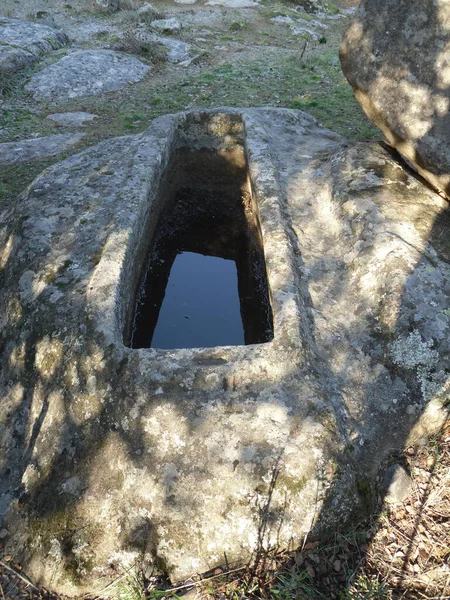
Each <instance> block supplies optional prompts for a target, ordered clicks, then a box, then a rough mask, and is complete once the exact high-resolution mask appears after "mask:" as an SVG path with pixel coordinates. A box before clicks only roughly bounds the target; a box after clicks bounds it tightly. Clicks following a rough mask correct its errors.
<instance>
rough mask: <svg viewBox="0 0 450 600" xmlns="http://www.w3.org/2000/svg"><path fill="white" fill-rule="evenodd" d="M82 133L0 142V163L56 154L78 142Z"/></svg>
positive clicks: (11, 163)
mask: <svg viewBox="0 0 450 600" xmlns="http://www.w3.org/2000/svg"><path fill="white" fill-rule="evenodd" d="M83 136H84V133H61V134H57V135H48V136H45V137H39V138H30V139H28V140H20V141H19V142H4V143H2V144H0V165H20V164H22V163H26V162H30V161H33V160H42V159H43V158H50V157H51V156H58V154H62V153H63V152H65V151H66V150H69V149H70V148H73V147H74V146H76V145H77V144H78V142H79V141H80V140H81V138H82V137H83Z"/></svg>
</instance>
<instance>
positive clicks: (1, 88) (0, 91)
mask: <svg viewBox="0 0 450 600" xmlns="http://www.w3.org/2000/svg"><path fill="white" fill-rule="evenodd" d="M12 88H13V85H12V82H11V75H10V74H8V73H2V72H1V71H0V96H6V94H9V93H10V92H11V91H12Z"/></svg>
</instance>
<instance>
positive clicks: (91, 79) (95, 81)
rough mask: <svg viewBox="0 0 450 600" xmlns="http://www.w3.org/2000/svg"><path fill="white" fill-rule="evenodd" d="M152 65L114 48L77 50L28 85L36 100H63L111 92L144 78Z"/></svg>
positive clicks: (35, 77)
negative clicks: (113, 49)
mask: <svg viewBox="0 0 450 600" xmlns="http://www.w3.org/2000/svg"><path fill="white" fill-rule="evenodd" d="M149 70H150V67H149V66H148V65H146V64H144V63H143V62H141V61H140V60H138V59H137V58H135V57H133V56H127V55H126V54H123V53H121V52H114V51H112V50H77V51H75V52H71V53H70V54H68V55H67V56H64V57H63V58H61V59H60V60H59V61H58V62H56V63H54V64H52V65H50V66H49V67H46V68H45V69H43V70H42V71H39V72H38V73H35V74H34V75H33V76H32V77H31V80H30V81H29V83H27V85H26V86H25V89H26V90H27V91H28V92H30V93H32V94H33V97H34V98H35V100H46V101H49V100H50V101H54V102H58V101H64V100H70V99H72V98H81V97H84V96H93V95H98V94H104V93H106V92H112V91H116V90H119V89H121V88H123V87H126V86H127V85H129V84H130V83H136V82H138V81H140V80H141V79H143V77H145V75H146V74H147V73H148V72H149Z"/></svg>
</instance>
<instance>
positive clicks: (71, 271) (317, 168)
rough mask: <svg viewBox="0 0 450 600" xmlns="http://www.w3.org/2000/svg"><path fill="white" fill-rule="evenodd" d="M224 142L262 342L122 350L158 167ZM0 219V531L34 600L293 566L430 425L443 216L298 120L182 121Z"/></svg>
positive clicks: (439, 356)
mask: <svg viewBox="0 0 450 600" xmlns="http://www.w3.org/2000/svg"><path fill="white" fill-rule="evenodd" d="M242 143H245V148H246V153H247V160H248V167H249V174H250V178H251V180H252V186H253V189H254V194H255V196H256V199H257V202H258V205H259V212H260V220H261V228H262V233H263V237H264V250H265V259H266V267H267V274H268V281H269V285H270V288H271V302H272V310H273V317H274V339H273V341H272V342H270V343H266V344H257V345H254V346H235V347H217V348H209V349H189V350H173V351H171V350H156V349H149V350H146V349H141V350H135V349H131V348H129V347H127V346H126V345H125V343H124V342H126V339H125V340H124V330H125V329H126V321H127V315H129V310H130V306H131V305H132V302H133V289H134V286H135V282H134V280H133V277H135V275H134V273H135V272H136V268H135V265H136V263H139V262H140V261H141V260H142V256H143V250H142V248H143V244H144V243H145V237H146V234H147V232H148V228H146V227H147V226H148V224H149V223H150V225H151V223H152V220H153V219H154V218H155V210H156V208H157V207H155V204H154V203H155V197H156V191H157V189H158V185H159V181H160V178H161V174H162V172H163V170H164V167H165V165H166V164H167V161H168V158H169V157H170V154H171V152H172V151H173V149H174V148H175V147H178V146H180V145H185V146H186V145H187V146H188V147H189V146H192V147H193V148H196V149H197V148H199V147H203V146H204V145H205V144H209V146H210V147H213V148H216V149H217V150H218V151H220V150H221V149H223V148H225V147H232V146H233V145H234V144H242ZM0 222H1V223H2V225H1V229H0V241H1V246H0V248H1V250H0V266H1V271H0V274H1V278H2V280H1V286H0V290H1V291H0V300H1V305H0V347H1V348H2V353H1V380H0V386H1V387H0V394H1V403H0V420H1V421H0V422H1V428H0V515H1V528H2V529H3V530H4V531H6V532H7V534H6V536H5V538H4V542H5V552H7V553H8V554H11V555H13V556H14V557H15V559H16V560H18V561H20V562H21V563H22V564H23V567H24V570H25V572H26V573H27V574H28V575H29V576H31V577H32V578H33V580H34V581H35V583H39V584H43V585H45V586H46V587H49V588H51V589H54V590H58V591H59V592H66V593H70V594H75V593H80V592H83V591H89V592H95V591H99V590H100V589H102V587H103V586H104V585H106V584H107V583H108V582H109V581H111V580H113V579H115V578H116V577H117V576H118V574H121V573H123V572H124V571H123V570H124V569H127V568H133V567H134V566H135V567H141V568H143V569H144V571H147V572H150V571H151V569H152V568H153V567H154V566H156V567H157V568H158V569H161V570H163V571H165V572H166V573H167V574H168V575H169V576H170V577H171V578H172V580H174V581H175V580H179V579H183V578H186V577H188V576H189V575H191V574H193V573H196V572H202V571H206V570H207V569H210V568H213V567H215V566H216V565H218V564H222V563H223V562H224V560H225V559H224V556H225V555H226V557H227V561H229V563H231V564H233V563H234V561H241V560H245V559H246V558H248V557H249V555H250V554H251V552H254V551H255V550H256V549H257V548H260V547H267V546H271V545H275V544H276V545H278V547H293V546H295V545H297V544H299V543H300V542H301V540H302V538H303V536H304V535H305V534H306V533H307V532H309V531H310V530H312V531H315V532H320V531H323V530H324V529H328V528H334V527H335V526H336V525H337V524H339V525H340V526H343V525H344V524H345V523H350V522H351V521H352V519H354V518H355V516H356V515H360V514H361V512H364V511H365V510H366V509H367V508H368V505H370V504H371V499H370V497H369V496H370V490H371V489H372V485H373V484H374V482H375V478H376V474H377V472H378V469H379V467H380V464H381V463H382V462H383V460H384V459H385V457H386V455H387V454H389V453H390V452H391V451H392V450H393V449H399V448H402V447H403V445H404V444H405V443H406V440H407V439H408V438H409V437H410V436H414V437H416V436H420V435H423V434H425V433H426V432H427V431H430V430H432V429H433V427H435V426H437V425H438V424H439V423H440V421H441V419H442V418H443V409H442V405H443V403H445V400H446V399H448V395H449V376H448V373H449V370H450V335H449V328H450V266H449V260H450V251H449V246H448V239H449V233H450V231H449V230H450V225H449V211H448V205H447V203H445V202H444V201H443V200H442V199H441V198H440V197H439V196H438V195H436V194H435V193H434V192H432V191H430V189H428V188H427V187H426V186H424V185H423V184H422V183H420V182H419V181H418V180H417V179H415V178H414V177H413V176H411V175H410V174H409V173H408V172H405V170H404V169H403V168H402V167H401V166H400V164H399V163H398V162H397V161H396V160H395V158H393V157H392V156H391V155H390V154H388V152H387V151H386V150H384V149H383V148H382V147H381V146H380V145H378V144H375V143H351V144H349V143H347V142H346V141H345V140H344V139H343V138H341V137H340V136H338V135H336V134H333V133H332V132H330V131H328V130H326V129H324V128H323V127H321V126H319V125H318V123H317V122H316V121H315V119H314V118H313V117H311V116H309V115H307V114H305V113H302V112H299V111H289V110H275V109H243V110H239V109H235V110H229V111H227V110H218V111H211V112H207V111H205V112H199V113H195V112H192V113H187V114H184V113H181V114H177V115H172V116H167V117H163V118H160V119H157V120H155V121H154V122H153V124H152V125H151V127H150V128H149V129H148V130H147V131H145V132H144V133H142V134H140V135H135V136H128V137H122V138H116V139H112V140H108V141H106V142H102V143H101V144H99V145H97V146H95V147H93V148H90V149H88V150H85V151H83V152H82V153H80V154H78V155H75V156H72V157H70V158H68V159H67V160H65V161H64V162H61V163H59V164H57V165H55V166H53V167H51V168H49V169H47V170H46V171H45V172H44V173H43V174H42V175H41V176H40V177H38V178H37V179H36V180H35V181H34V183H33V184H32V185H31V186H30V187H29V188H28V190H27V191H26V192H25V193H24V195H23V197H21V198H20V199H19V200H18V202H17V204H16V206H15V207H14V208H12V209H11V210H10V211H9V212H8V213H3V214H2V215H1V219H0ZM146 223H147V225H146Z"/></svg>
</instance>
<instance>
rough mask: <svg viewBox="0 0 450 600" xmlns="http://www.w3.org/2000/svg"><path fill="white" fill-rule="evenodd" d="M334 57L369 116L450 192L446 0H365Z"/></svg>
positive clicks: (449, 19)
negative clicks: (339, 63) (338, 59)
mask: <svg viewBox="0 0 450 600" xmlns="http://www.w3.org/2000/svg"><path fill="white" fill-rule="evenodd" d="M340 56H341V63H342V69H343V71H344V74H345V76H346V77H347V79H348V80H349V82H350V83H351V85H352V87H353V89H354V92H355V95H356V98H357V99H358V101H359V102H360V104H361V106H362V107H363V109H364V110H365V112H366V114H367V115H368V116H369V118H370V119H371V120H372V121H373V122H374V123H375V124H376V125H377V126H378V127H379V128H380V129H381V131H382V132H383V133H384V135H385V136H386V138H387V139H388V140H389V142H390V143H391V144H392V145H393V146H395V148H397V150H398V151H399V152H400V153H401V154H403V156H404V157H405V158H406V159H407V160H409V161H410V163H412V164H413V165H414V167H415V168H416V169H417V170H418V171H419V173H420V174H421V175H422V176H423V177H424V178H425V179H427V180H428V181H429V182H430V183H431V184H432V185H433V186H435V187H436V188H437V189H438V190H440V191H442V192H444V193H445V194H446V195H447V196H449V197H450V145H449V136H450V113H449V106H450V58H449V57H450V2H449V0H387V1H386V2H383V5H382V7H380V2H378V1H377V0H363V1H362V2H361V5H360V7H359V10H358V11H357V13H356V15H355V17H354V19H353V21H352V23H351V24H350V26H349V28H348V29H347V31H346V32H345V34H344V38H343V41H342V45H341V51H340Z"/></svg>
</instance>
